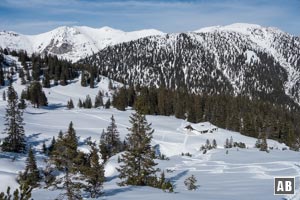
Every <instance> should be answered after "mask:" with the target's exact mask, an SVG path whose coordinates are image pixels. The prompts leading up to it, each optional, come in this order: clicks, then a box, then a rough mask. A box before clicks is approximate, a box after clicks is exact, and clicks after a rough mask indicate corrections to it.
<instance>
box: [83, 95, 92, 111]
mask: <svg viewBox="0 0 300 200" xmlns="http://www.w3.org/2000/svg"><path fill="white" fill-rule="evenodd" d="M84 105H85V106H84V108H92V107H93V103H92V99H91V97H90V95H87V96H86V98H85V102H84Z"/></svg>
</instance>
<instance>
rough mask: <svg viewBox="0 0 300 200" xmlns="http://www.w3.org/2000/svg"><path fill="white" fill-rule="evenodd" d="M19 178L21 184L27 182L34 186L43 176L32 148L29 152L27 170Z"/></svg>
mask: <svg viewBox="0 0 300 200" xmlns="http://www.w3.org/2000/svg"><path fill="white" fill-rule="evenodd" d="M19 178H20V179H19V180H20V183H21V184H27V185H29V186H31V187H33V188H34V187H37V186H38V182H39V181H40V179H41V177H40V172H39V170H38V168H37V164H36V159H35V156H34V153H33V150H32V148H30V149H29V152H28V158H27V160H26V168H25V171H24V172H23V173H21V174H20V177H19Z"/></svg>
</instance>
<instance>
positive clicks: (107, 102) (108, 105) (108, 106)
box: [104, 99, 111, 109]
mask: <svg viewBox="0 0 300 200" xmlns="http://www.w3.org/2000/svg"><path fill="white" fill-rule="evenodd" d="M110 104H111V103H110V99H108V100H107V101H106V103H105V106H104V107H105V109H109V108H110Z"/></svg>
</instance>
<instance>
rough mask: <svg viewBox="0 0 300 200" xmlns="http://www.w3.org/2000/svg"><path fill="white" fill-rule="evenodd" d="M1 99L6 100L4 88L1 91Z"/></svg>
mask: <svg viewBox="0 0 300 200" xmlns="http://www.w3.org/2000/svg"><path fill="white" fill-rule="evenodd" d="M2 100H3V101H6V93H5V90H4V91H3V93H2Z"/></svg>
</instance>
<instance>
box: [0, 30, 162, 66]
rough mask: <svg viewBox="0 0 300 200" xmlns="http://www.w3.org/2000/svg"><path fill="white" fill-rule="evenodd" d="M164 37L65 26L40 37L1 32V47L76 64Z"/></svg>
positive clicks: (137, 32)
mask: <svg viewBox="0 0 300 200" xmlns="http://www.w3.org/2000/svg"><path fill="white" fill-rule="evenodd" d="M161 34H164V33H163V32H160V31H158V30H155V29H143V30H139V31H131V32H124V31H121V30H117V29H113V28H110V27H107V26H105V27H102V28H91V27H87V26H72V27H68V26H61V27H58V28H56V29H54V30H51V31H49V32H45V33H41V34H37V35H23V34H19V33H16V32H13V31H1V32H0V47H1V48H3V49H4V48H9V49H11V50H26V51H27V52H28V53H30V54H31V53H40V54H43V53H50V54H54V55H57V56H58V57H60V58H63V59H67V60H72V61H73V62H74V61H77V60H79V59H81V58H84V57H86V56H90V55H92V54H93V53H97V52H98V51H100V50H101V49H103V48H105V47H106V46H109V45H114V44H117V43H121V42H126V41H131V40H135V39H138V38H141V37H147V36H150V35H161Z"/></svg>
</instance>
